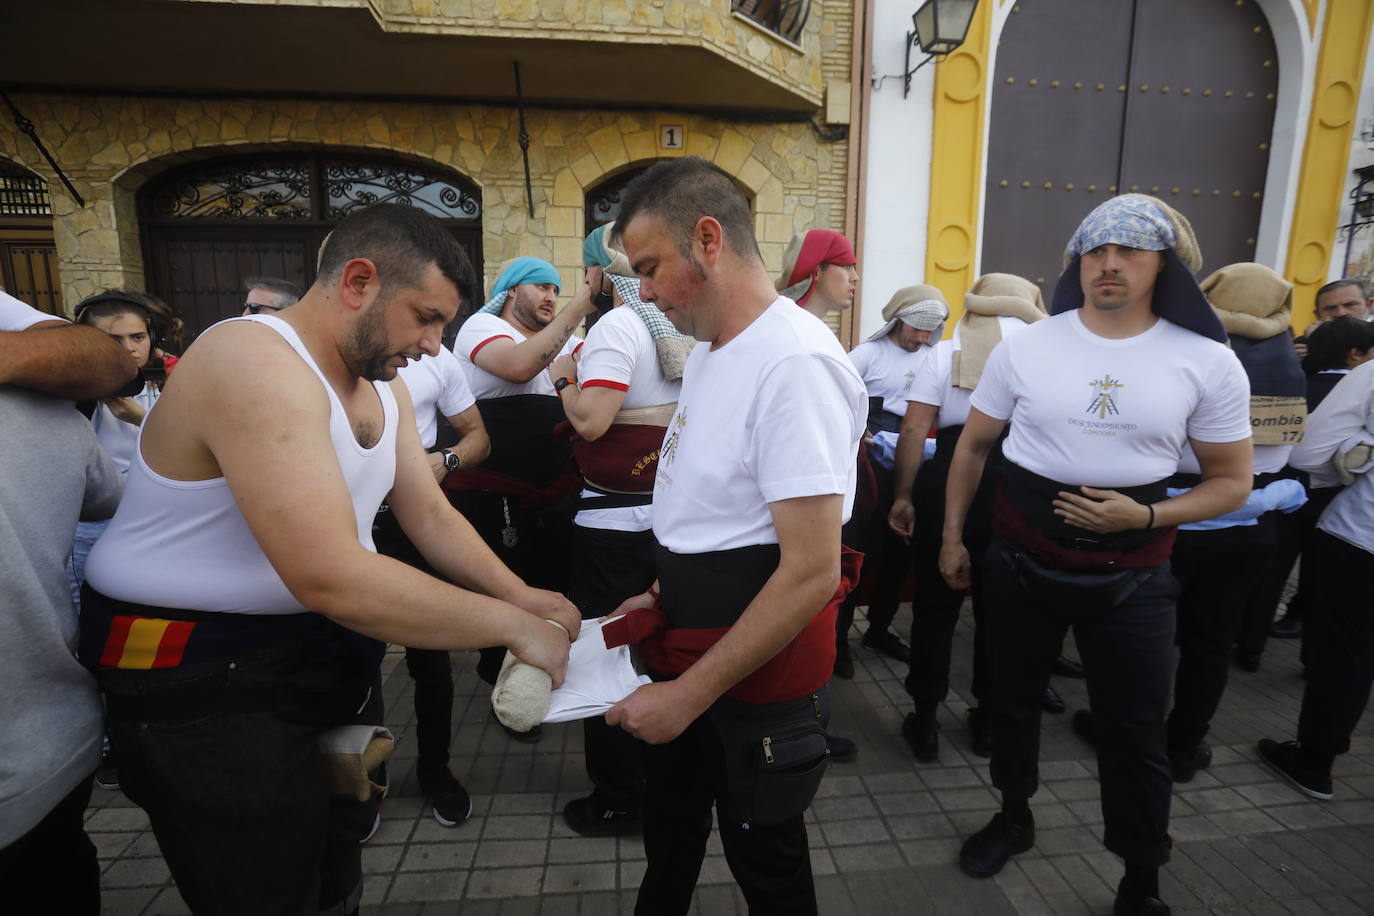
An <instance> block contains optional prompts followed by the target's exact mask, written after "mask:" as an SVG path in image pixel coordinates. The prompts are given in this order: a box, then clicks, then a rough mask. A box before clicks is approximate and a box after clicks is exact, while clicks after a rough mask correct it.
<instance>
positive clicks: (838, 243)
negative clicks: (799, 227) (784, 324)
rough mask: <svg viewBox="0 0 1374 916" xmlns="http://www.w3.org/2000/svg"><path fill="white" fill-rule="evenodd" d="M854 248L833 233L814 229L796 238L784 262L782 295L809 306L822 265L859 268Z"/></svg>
mask: <svg viewBox="0 0 1374 916" xmlns="http://www.w3.org/2000/svg"><path fill="white" fill-rule="evenodd" d="M858 261H859V259H858V258H856V257H854V246H853V245H850V244H849V239H847V238H845V237H844V236H843V235H841V234H840V233H838V232H832V231H830V230H829V229H812V230H810V231H809V232H803V233H802V234H800V235H797V236H794V237H793V238H792V243H791V244H790V245H788V246H787V252H786V254H784V255H783V258H782V275H781V276H780V277H779V278H778V282H777V284H776V286H777V290H778V292H780V293H782V294H783V295H784V296H787V297H788V298H789V299H792V300H794V301H795V302H796V303H797V305H805V304H806V300H807V299H809V298H810V297H811V275H812V274H814V273H815V272H816V268H818V267H820V266H821V265H822V264H838V265H839V266H841V267H849V266H850V265H851V264H857V263H858Z"/></svg>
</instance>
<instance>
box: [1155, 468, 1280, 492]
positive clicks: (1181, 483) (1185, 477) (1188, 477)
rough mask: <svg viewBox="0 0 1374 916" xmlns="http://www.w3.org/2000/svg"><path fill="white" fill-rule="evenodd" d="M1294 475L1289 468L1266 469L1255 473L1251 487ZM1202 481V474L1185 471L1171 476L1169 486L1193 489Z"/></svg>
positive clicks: (1256, 487)
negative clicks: (1261, 472)
mask: <svg viewBox="0 0 1374 916" xmlns="http://www.w3.org/2000/svg"><path fill="white" fill-rule="evenodd" d="M1293 477H1294V472H1293V471H1291V470H1288V469H1284V470H1282V471H1266V472H1265V473H1263V474H1256V475H1255V479H1254V481H1253V482H1252V483H1251V484H1250V489H1252V490H1263V489H1264V488H1265V487H1267V486H1269V485H1270V484H1271V483H1273V482H1274V481H1276V480H1288V479H1290V478H1293ZM1200 483H1202V475H1201V474H1188V473H1184V472H1183V471H1180V472H1178V473H1177V474H1175V475H1173V476H1172V477H1170V478H1169V486H1171V487H1174V488H1175V489H1178V490H1191V489H1192V488H1193V487H1195V486H1197V485H1198V484H1200Z"/></svg>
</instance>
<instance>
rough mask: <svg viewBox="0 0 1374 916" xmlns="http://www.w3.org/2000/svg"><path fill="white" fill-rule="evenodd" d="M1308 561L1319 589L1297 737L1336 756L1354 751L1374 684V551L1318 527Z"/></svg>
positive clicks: (1309, 619)
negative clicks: (1372, 592) (1373, 591)
mask: <svg viewBox="0 0 1374 916" xmlns="http://www.w3.org/2000/svg"><path fill="white" fill-rule="evenodd" d="M1303 563H1304V565H1307V564H1311V566H1312V567H1313V571H1314V573H1315V575H1314V576H1313V580H1314V587H1315V589H1316V591H1315V592H1314V593H1313V594H1312V596H1311V599H1312V600H1311V602H1310V603H1309V604H1308V606H1307V616H1306V618H1305V620H1304V623H1303V641H1304V643H1305V645H1306V647H1307V650H1308V652H1309V654H1310V656H1311V659H1310V664H1309V665H1308V667H1307V687H1306V689H1305V690H1304V691H1303V694H1302V712H1301V714H1300V715H1299V717H1298V742H1299V743H1300V744H1302V746H1303V749H1304V750H1306V751H1309V752H1311V753H1313V754H1318V755H1322V756H1329V757H1331V758H1334V757H1335V756H1336V755H1338V754H1344V753H1345V752H1346V751H1348V750H1350V735H1351V734H1352V733H1353V732H1354V731H1355V726H1356V725H1358V724H1359V721H1360V717H1361V716H1362V715H1363V714H1364V710H1365V707H1366V706H1368V705H1369V694H1370V687H1371V684H1374V604H1372V603H1371V602H1370V597H1369V589H1370V583H1371V582H1374V554H1371V553H1369V551H1366V550H1361V549H1360V548H1358V547H1356V546H1354V545H1353V544H1349V543H1347V542H1345V541H1343V540H1341V539H1340V538H1338V537H1333V536H1332V535H1329V534H1327V533H1326V532H1325V531H1321V530H1318V531H1317V532H1316V533H1314V534H1313V535H1312V543H1311V546H1310V548H1309V549H1308V551H1307V554H1306V556H1305V557H1304V559H1303Z"/></svg>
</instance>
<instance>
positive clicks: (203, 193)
mask: <svg viewBox="0 0 1374 916" xmlns="http://www.w3.org/2000/svg"><path fill="white" fill-rule="evenodd" d="M149 201H150V203H149V216H150V217H151V218H153V219H155V220H176V221H180V220H227V221H234V222H238V221H264V222H321V221H323V222H337V221H338V220H340V219H343V218H344V217H345V216H347V215H348V214H349V213H351V212H353V211H354V210H357V209H359V208H361V207H366V206H369V205H371V204H377V203H397V204H406V205H408V206H412V207H417V208H419V209H421V210H423V211H424V212H426V213H428V214H430V215H431V216H434V217H437V218H439V219H442V220H446V221H455V222H475V221H477V220H479V219H480V218H481V213H482V206H481V203H480V199H479V197H478V194H477V192H476V190H475V188H467V187H464V186H463V185H461V184H458V183H456V182H455V181H451V180H449V179H447V178H444V177H442V176H439V175H436V174H432V173H430V172H428V171H426V170H424V169H420V168H413V167H408V166H406V165H404V164H401V163H396V162H387V161H384V160H373V159H368V158H365V157H342V156H339V157H320V156H300V155H297V156H284V157H274V158H271V159H264V158H244V159H231V160H221V161H217V162H214V163H210V164H207V165H205V166H203V167H199V168H192V169H189V170H186V171H181V172H178V173H176V174H174V175H173V176H170V177H169V178H168V179H167V180H166V181H165V182H164V183H163V184H162V185H161V186H160V187H157V188H155V189H154V190H153V191H152V193H151V194H150V197H149Z"/></svg>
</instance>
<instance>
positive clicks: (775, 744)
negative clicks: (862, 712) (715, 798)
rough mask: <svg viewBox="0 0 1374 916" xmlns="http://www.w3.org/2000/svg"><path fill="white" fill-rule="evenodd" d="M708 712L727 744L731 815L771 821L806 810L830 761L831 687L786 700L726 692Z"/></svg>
mask: <svg viewBox="0 0 1374 916" xmlns="http://www.w3.org/2000/svg"><path fill="white" fill-rule="evenodd" d="M708 715H709V716H710V717H711V723H712V724H713V725H714V726H715V728H716V731H717V733H718V734H719V735H720V743H721V745H722V746H723V747H724V749H725V774H726V782H727V786H728V793H729V800H728V804H729V809H730V810H729V815H728V816H730V817H732V818H734V819H735V820H736V821H737V822H739V823H741V824H744V825H746V826H748V825H749V824H759V825H761V826H769V825H772V824H780V823H782V822H783V821H785V820H787V819H788V818H792V817H796V816H798V815H800V814H802V813H803V812H804V811H806V809H807V807H808V806H809V805H810V804H811V800H812V799H813V798H815V797H816V790H817V789H819V788H820V785H821V778H822V777H823V776H824V775H825V768H826V764H828V763H829V762H830V751H829V749H828V747H827V745H826V740H825V726H826V724H827V723H829V721H830V688H829V686H825V687H822V688H821V689H820V690H819V691H818V692H816V693H811V694H807V695H806V696H804V697H800V698H798V699H795V700H787V701H784V702H781V703H744V702H741V701H739V700H734V699H731V698H730V697H721V698H720V699H719V700H717V701H716V703H715V704H714V705H713V706H712V707H711V709H710V710H709V712H708ZM722 816H726V815H725V814H724V813H722Z"/></svg>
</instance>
